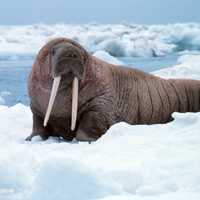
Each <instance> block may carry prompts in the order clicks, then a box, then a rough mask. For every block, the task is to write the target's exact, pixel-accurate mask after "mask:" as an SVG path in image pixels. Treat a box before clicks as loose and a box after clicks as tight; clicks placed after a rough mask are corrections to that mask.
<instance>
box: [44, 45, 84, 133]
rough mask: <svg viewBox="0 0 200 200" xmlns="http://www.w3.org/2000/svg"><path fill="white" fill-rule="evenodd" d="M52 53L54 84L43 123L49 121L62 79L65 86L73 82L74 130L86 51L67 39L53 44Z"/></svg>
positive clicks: (72, 121) (72, 118)
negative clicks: (79, 85) (79, 84)
mask: <svg viewBox="0 0 200 200" xmlns="http://www.w3.org/2000/svg"><path fill="white" fill-rule="evenodd" d="M50 54H51V55H50V58H51V65H52V77H53V86H52V90H51V96H50V100H49V104H48V107H47V111H46V115H45V119H44V124H43V125H44V126H46V125H47V123H48V120H49V117H50V114H51V110H52V107H53V104H54V100H55V97H56V94H57V92H58V88H59V85H60V82H61V79H62V84H64V85H65V86H69V85H71V83H72V110H71V112H72V113H71V130H72V131H73V130H74V129H75V127H76V118H77V110H78V83H79V80H81V79H83V76H84V65H85V61H86V56H85V55H86V52H85V50H84V49H83V48H82V47H81V46H80V45H78V44H76V43H72V42H66V41H65V42H62V43H59V44H57V45H55V46H53V47H52V49H51V52H50ZM66 92H67V91H66Z"/></svg>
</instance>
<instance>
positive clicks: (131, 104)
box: [27, 38, 200, 142]
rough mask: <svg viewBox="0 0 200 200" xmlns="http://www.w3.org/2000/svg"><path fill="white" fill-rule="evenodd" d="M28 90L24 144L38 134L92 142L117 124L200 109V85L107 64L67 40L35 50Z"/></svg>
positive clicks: (164, 118) (166, 119)
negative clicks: (29, 117) (29, 126)
mask: <svg viewBox="0 0 200 200" xmlns="http://www.w3.org/2000/svg"><path fill="white" fill-rule="evenodd" d="M28 91H29V96H30V108H31V110H32V113H33V128H32V133H31V135H30V136H29V137H27V140H31V139H32V137H33V136H36V135H40V136H41V138H42V139H43V140H46V139H47V138H48V137H49V136H56V137H61V138H63V139H65V140H67V141H72V140H73V139H76V140H77V141H89V142H91V141H95V140H97V139H98V138H100V137H101V136H102V135H103V134H105V133H106V131H107V130H108V129H109V127H111V126H112V125H113V124H116V123H118V122H122V121H124V122H127V123H129V124H132V125H134V124H158V123H167V122H169V121H171V120H173V118H172V113H173V112H182V113H184V112H198V111H200V81H198V80H186V79H164V78H160V77H157V76H154V75H152V74H148V73H145V72H143V71H140V70H138V69H133V68H129V67H125V66H118V65H113V64H109V63H107V62H105V61H103V60H100V59H98V58H96V57H94V56H92V55H91V54H90V53H89V52H88V51H86V50H85V49H84V48H83V47H82V46H81V45H80V44H78V43H77V42H75V41H73V40H71V39H67V38H57V39H53V40H52V41H50V42H48V43H47V44H46V45H44V47H42V49H41V50H40V51H39V53H38V55H37V57H36V60H35V63H34V65H33V67H32V70H31V73H30V76H29V80H28Z"/></svg>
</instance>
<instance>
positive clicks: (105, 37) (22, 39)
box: [0, 23, 200, 59]
mask: <svg viewBox="0 0 200 200" xmlns="http://www.w3.org/2000/svg"><path fill="white" fill-rule="evenodd" d="M55 37H69V38H71V39H74V40H76V41H78V42H79V43H81V44H82V45H83V46H84V47H85V48H86V49H88V50H89V51H90V52H96V51H98V50H103V51H106V52H107V53H109V54H111V55H112V56H115V57H123V56H126V57H129V56H145V57H146V56H164V55H167V54H171V53H176V52H178V53H181V52H187V51H189V52H191V51H199V50H200V24H199V23H187V24H168V25H138V24H112V25H111V24H107V25H103V24H83V25H78V24H55V25H46V24H35V25H27V26H0V53H4V54H5V53H12V54H15V53H16V54H27V53H29V54H35V53H36V52H38V50H39V49H40V47H41V46H42V45H44V44H45V43H46V42H47V41H48V40H50V39H52V38H55ZM16 58H17V57H16V56H14V57H12V58H11V59H16Z"/></svg>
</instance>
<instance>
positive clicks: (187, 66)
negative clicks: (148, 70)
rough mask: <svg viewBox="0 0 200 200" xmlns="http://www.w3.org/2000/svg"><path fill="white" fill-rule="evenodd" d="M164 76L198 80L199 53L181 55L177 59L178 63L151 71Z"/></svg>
mask: <svg viewBox="0 0 200 200" xmlns="http://www.w3.org/2000/svg"><path fill="white" fill-rule="evenodd" d="M153 74H155V75H159V76H161V77H164V78H184V79H190V78H192V79H197V80H200V54H197V55H183V56H181V57H180V58H179V59H178V64H177V65H175V66H173V67H168V68H164V69H161V70H158V71H155V72H153Z"/></svg>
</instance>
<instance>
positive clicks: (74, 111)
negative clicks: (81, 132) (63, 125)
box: [71, 77, 78, 131]
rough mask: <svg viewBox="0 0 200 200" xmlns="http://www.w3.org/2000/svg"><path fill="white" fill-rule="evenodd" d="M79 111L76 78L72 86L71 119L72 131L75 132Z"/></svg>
mask: <svg viewBox="0 0 200 200" xmlns="http://www.w3.org/2000/svg"><path fill="white" fill-rule="evenodd" d="M77 111H78V78H77V77H74V80H73V84H72V118H71V130H72V131H74V129H75V127H76V118H77Z"/></svg>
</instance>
